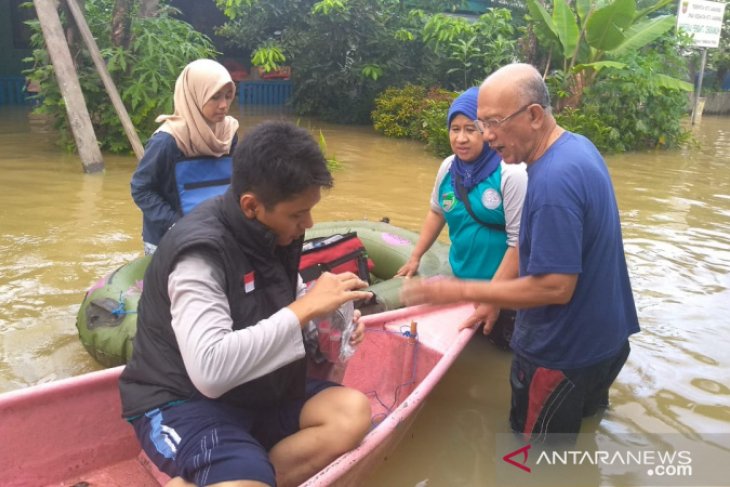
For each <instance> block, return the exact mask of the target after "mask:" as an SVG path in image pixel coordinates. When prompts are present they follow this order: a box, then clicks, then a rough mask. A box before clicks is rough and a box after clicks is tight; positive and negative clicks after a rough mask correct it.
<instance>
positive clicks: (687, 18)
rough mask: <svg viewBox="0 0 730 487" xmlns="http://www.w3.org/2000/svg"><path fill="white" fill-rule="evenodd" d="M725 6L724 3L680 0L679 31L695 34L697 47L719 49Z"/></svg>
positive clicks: (678, 13) (705, 0) (704, 0)
mask: <svg viewBox="0 0 730 487" xmlns="http://www.w3.org/2000/svg"><path fill="white" fill-rule="evenodd" d="M725 6H726V4H725V3H724V2H723V3H720V2H710V1H708V0H680V2H679V11H678V12H677V29H684V30H685V31H686V32H687V33H688V34H693V39H694V43H693V44H694V46H695V47H717V46H718V45H720V33H721V30H722V17H723V15H724V14H725Z"/></svg>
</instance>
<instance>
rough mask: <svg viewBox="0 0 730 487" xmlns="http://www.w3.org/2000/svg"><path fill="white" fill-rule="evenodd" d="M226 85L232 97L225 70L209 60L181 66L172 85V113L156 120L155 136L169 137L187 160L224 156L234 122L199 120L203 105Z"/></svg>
mask: <svg viewBox="0 0 730 487" xmlns="http://www.w3.org/2000/svg"><path fill="white" fill-rule="evenodd" d="M229 83H230V84H231V85H232V86H233V89H234V93H235V89H236V85H235V84H234V83H233V80H232V79H231V75H230V74H229V73H228V70H227V69H226V68H224V67H223V65H221V64H219V63H217V62H215V61H213V60H212V59H198V60H197V61H193V62H192V63H190V64H188V65H187V66H185V68H184V69H183V70H182V73H180V76H178V78H177V81H176V82H175V94H174V97H173V103H174V107H175V113H174V114H172V115H160V116H159V117H157V119H156V120H155V121H156V122H158V123H162V122H164V123H162V125H161V126H160V128H158V129H157V131H156V132H167V133H168V134H170V135H172V136H173V137H174V138H175V142H177V146H178V148H179V149H180V150H181V151H182V152H183V154H185V155H186V156H187V157H194V156H214V157H220V156H222V155H224V154H228V153H229V152H230V150H231V142H233V137H234V136H235V135H236V131H237V130H238V120H236V119H235V118H233V117H231V116H226V118H225V119H224V120H223V121H222V122H218V123H209V122H208V121H207V120H206V119H205V117H204V116H203V105H205V104H206V103H207V102H208V100H210V99H211V97H212V96H213V95H215V94H216V93H217V92H218V90H220V89H221V88H223V87H224V86H226V85H227V84H229Z"/></svg>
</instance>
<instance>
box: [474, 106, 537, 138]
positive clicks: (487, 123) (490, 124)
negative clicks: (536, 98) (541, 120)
mask: <svg viewBox="0 0 730 487" xmlns="http://www.w3.org/2000/svg"><path fill="white" fill-rule="evenodd" d="M532 105H537V103H528V104H527V105H525V106H523V107H522V108H520V109H519V110H517V111H516V112H514V113H512V114H511V115H507V116H506V117H504V118H502V119H499V118H490V119H487V120H481V119H479V118H477V119H476V120H474V126H475V127H476V128H477V130H478V131H479V132H481V133H484V131H485V130H487V129H489V130H494V129H496V128H497V127H499V126H500V125H502V124H503V123H505V122H506V121H507V120H509V119H511V118H513V117H516V116H517V115H519V114H520V113H522V112H524V111H525V110H527V109H528V108H530V107H531V106H532ZM541 106H542V105H541Z"/></svg>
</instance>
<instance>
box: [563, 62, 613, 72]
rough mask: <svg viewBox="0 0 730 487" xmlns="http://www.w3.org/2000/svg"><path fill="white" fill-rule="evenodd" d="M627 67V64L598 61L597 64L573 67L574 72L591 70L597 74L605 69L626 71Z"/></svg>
mask: <svg viewBox="0 0 730 487" xmlns="http://www.w3.org/2000/svg"><path fill="white" fill-rule="evenodd" d="M625 67H626V64H625V63H620V62H618V61H597V62H595V63H586V64H576V65H575V66H573V72H576V73H579V72H581V71H586V70H589V69H592V70H594V71H596V72H597V71H600V70H602V69H603V68H616V69H624V68H625Z"/></svg>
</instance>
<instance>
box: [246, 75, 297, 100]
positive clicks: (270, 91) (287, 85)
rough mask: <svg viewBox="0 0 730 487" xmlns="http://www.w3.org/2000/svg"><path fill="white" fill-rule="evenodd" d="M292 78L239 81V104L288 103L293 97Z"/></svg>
mask: <svg viewBox="0 0 730 487" xmlns="http://www.w3.org/2000/svg"><path fill="white" fill-rule="evenodd" d="M291 92H292V84H291V80H277V81H241V82H239V83H238V104H239V105H265V106H281V105H286V104H287V103H288V102H289V98H291Z"/></svg>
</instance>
